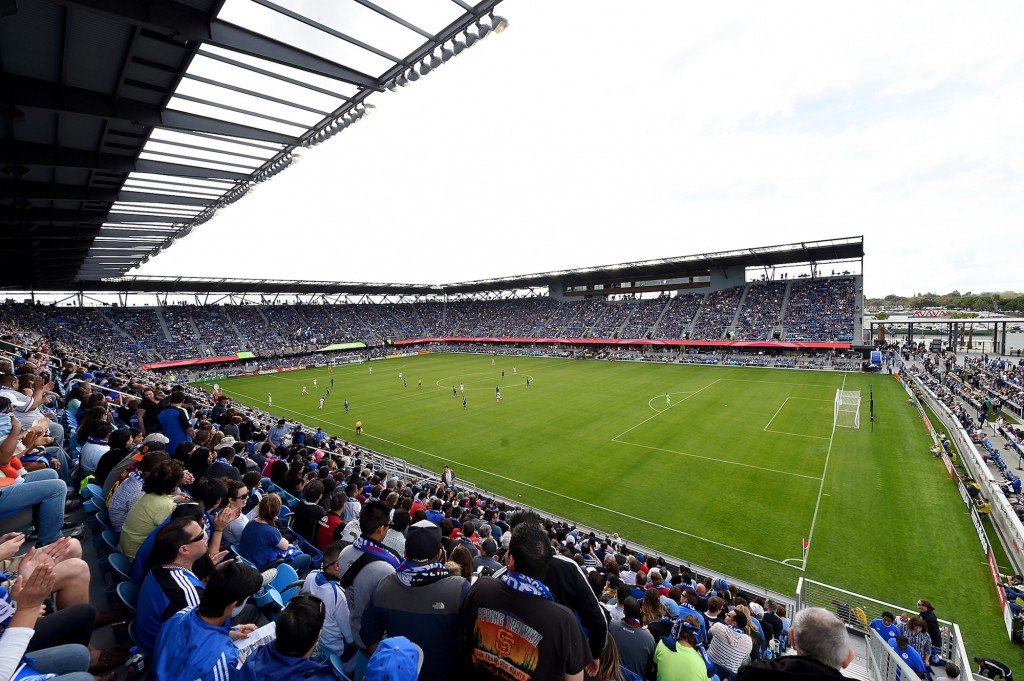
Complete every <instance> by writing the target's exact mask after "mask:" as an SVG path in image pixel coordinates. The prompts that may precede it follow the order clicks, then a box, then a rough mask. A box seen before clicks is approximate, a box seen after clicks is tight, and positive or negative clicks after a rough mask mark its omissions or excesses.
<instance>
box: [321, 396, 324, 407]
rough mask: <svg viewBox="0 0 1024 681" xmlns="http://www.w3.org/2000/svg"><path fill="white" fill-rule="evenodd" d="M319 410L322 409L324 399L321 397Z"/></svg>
mask: <svg viewBox="0 0 1024 681" xmlns="http://www.w3.org/2000/svg"><path fill="white" fill-rule="evenodd" d="M320 408H321V409H323V408H324V398H323V397H321V398H320Z"/></svg>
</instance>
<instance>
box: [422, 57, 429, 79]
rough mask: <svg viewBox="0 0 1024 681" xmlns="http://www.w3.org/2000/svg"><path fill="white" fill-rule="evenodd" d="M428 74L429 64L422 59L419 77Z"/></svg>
mask: <svg viewBox="0 0 1024 681" xmlns="http://www.w3.org/2000/svg"><path fill="white" fill-rule="evenodd" d="M428 73H430V64H428V63H427V60H426V59H424V60H423V61H421V62H420V75H421V76H425V75H427V74H428Z"/></svg>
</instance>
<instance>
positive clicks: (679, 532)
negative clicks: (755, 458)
mask: <svg viewBox="0 0 1024 681" xmlns="http://www.w3.org/2000/svg"><path fill="white" fill-rule="evenodd" d="M720 380H723V379H716V380H715V381H713V382H712V383H709V384H708V385H706V386H703V387H702V388H699V389H698V390H694V391H693V392H692V394H691V395H689V396H687V397H684V398H683V399H684V400H685V399H688V398H689V397H691V396H692V395H693V394H696V393H698V392H700V391H702V390H705V389H707V388H709V387H711V386H712V385H714V384H715V383H718V382H719V381H720ZM445 389H446V388H445ZM223 392H225V393H231V394H236V395H239V396H240V397H246V398H247V399H252V400H254V401H256V402H257V403H260V402H261V399H260V398H259V397H254V396H253V395H248V394H245V393H243V392H240V391H238V390H228V389H224V390H223ZM383 401H393V400H390V399H389V400H383ZM374 403H375V405H376V403H382V402H374ZM278 409H279V410H283V411H286V412H291V413H292V414H298V415H299V416H302V417H305V418H307V419H309V420H316V421H319V422H321V423H325V424H327V425H329V426H334V427H336V428H340V429H342V430H346V431H349V432H354V428H350V427H348V426H344V425H342V424H340V423H335V422H333V421H328V420H327V419H323V418H318V417H312V416H310V415H309V414H307V413H305V412H299V411H296V410H293V409H288V408H287V407H279V408H278ZM663 411H665V410H663ZM658 414H662V412H658V413H657V414H655V415H654V416H651V417H650V418H648V419H645V420H644V421H641V422H640V423H638V424H636V425H635V426H633V427H632V428H630V429H628V430H626V431H624V432H623V433H620V434H618V435H616V436H615V437H614V438H612V441H621V440H617V439H616V438H617V437H622V436H623V435H625V434H626V433H628V432H630V431H631V430H633V429H635V428H637V427H639V426H641V425H643V424H644V423H646V422H647V421H649V420H650V419H653V418H654V417H656V416H657V415H658ZM362 437H366V438H368V439H375V440H378V441H380V442H386V443H388V444H392V445H394V446H397V448H401V449H403V450H409V451H410V452H416V453H417V454H421V455H423V456H426V457H430V458H432V459H436V460H438V461H444V462H455V463H457V464H459V466H460V468H462V469H469V470H475V471H478V472H480V473H483V474H484V475H489V476H492V477H496V478H499V479H502V480H506V481H508V482H512V483H515V484H520V485H522V486H524V487H528V488H530V490H536V491H537V492H541V493H543V494H547V495H551V496H553V497H558V498H561V499H564V500H566V501H569V502H572V503H574V504H581V505H583V506H589V507H591V508H595V509H597V510H600V511H604V512H605V513H609V514H611V515H617V516H620V517H623V518H627V519H629V520H634V521H636V522H640V523H643V524H646V525H650V526H652V527H657V528H658V529H664V530H666V531H670V533H673V534H676V535H680V536H683V537H688V538H690V539H694V540H697V541H700V542H706V543H708V544H712V545H714V546H718V547H720V548H723V549H727V550H729V551H734V552H736V553H740V554H743V555H746V556H751V557H753V558H760V559H761V560H767V561H769V562H772V563H776V564H778V565H784V566H786V567H793V568H795V569H803V568H798V567H796V566H795V565H791V564H790V563H787V562H786V561H785V560H778V559H776V558H770V557H768V556H765V555H762V554H760V553H756V552H754V551H749V550H746V549H741V548H739V547H735V546H731V545H729V544H725V543H724V542H719V541H716V540H713V539H709V538H707V537H702V536H700V535H694V534H692V533H688V531H685V530H682V529H679V528H677V527H671V526H669V525H664V524H662V523H658V522H654V521H652V520H647V519H646V518H641V517H638V516H635V515H631V514H629V513H623V512H622V511H617V510H615V509H612V508H608V507H606V506H600V505H598V504H594V503H592V502H588V501H585V500H582V499H577V498H575V497H570V496H568V495H564V494H562V493H559V492H554V491H551V490H547V488H545V487H541V486H539V485H536V484H530V483H528V482H523V481H522V480H517V479H515V478H511V477H508V476H506V475H501V474H499V473H495V472H492V471H489V470H486V469H484V468H479V467H478V466H473V465H471V464H467V463H464V462H461V461H457V460H455V459H453V458H452V457H450V456H443V457H442V456H438V455H436V454H432V453H430V452H426V451H425V450H419V449H416V448H412V446H409V445H408V444H402V443H401V442H395V441H393V440H389V439H386V438H383V437H378V436H376V435H370V434H368V433H367V432H366V431H364V433H362ZM621 443H623V444H630V445H632V446H640V448H645V449H650V450H657V449H658V448H651V446H648V445H645V444H636V443H634V442H624V441H621ZM662 451H665V452H671V451H669V450H662ZM675 454H680V455H682V456H690V457H694V458H697V459H706V460H709V461H721V462H722V463H732V464H733V465H736V466H745V467H750V468H761V469H762V470H766V471H771V472H775V473H781V474H784V475H794V476H797V477H805V478H810V479H817V478H815V477H813V476H810V475H800V474H798V473H787V472H785V471H778V470H774V469H770V468H762V467H760V466H753V465H750V464H736V463H734V462H729V461H723V460H718V459H711V458H709V457H699V456H696V455H688V454H685V453H679V452H677V453H675ZM786 560H792V559H786Z"/></svg>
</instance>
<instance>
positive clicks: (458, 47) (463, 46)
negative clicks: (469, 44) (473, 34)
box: [452, 38, 466, 54]
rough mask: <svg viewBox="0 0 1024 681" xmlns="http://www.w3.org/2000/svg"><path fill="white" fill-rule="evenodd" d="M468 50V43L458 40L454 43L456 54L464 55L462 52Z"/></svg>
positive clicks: (453, 47) (453, 48) (453, 49)
mask: <svg viewBox="0 0 1024 681" xmlns="http://www.w3.org/2000/svg"><path fill="white" fill-rule="evenodd" d="M465 49H466V43H465V42H463V41H461V40H459V39H458V38H456V39H455V40H453V41H452V51H453V52H454V53H455V54H462V51H463V50H465Z"/></svg>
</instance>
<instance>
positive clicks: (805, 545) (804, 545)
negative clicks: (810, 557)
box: [802, 539, 811, 551]
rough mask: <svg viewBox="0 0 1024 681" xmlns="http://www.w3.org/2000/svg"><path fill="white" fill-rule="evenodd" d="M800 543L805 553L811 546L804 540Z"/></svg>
mask: <svg viewBox="0 0 1024 681" xmlns="http://www.w3.org/2000/svg"><path fill="white" fill-rule="evenodd" d="M802 541H803V547H804V551H806V550H807V549H809V548H810V546H811V544H810V542H808V541H807V540H806V539H804V540H802Z"/></svg>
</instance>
